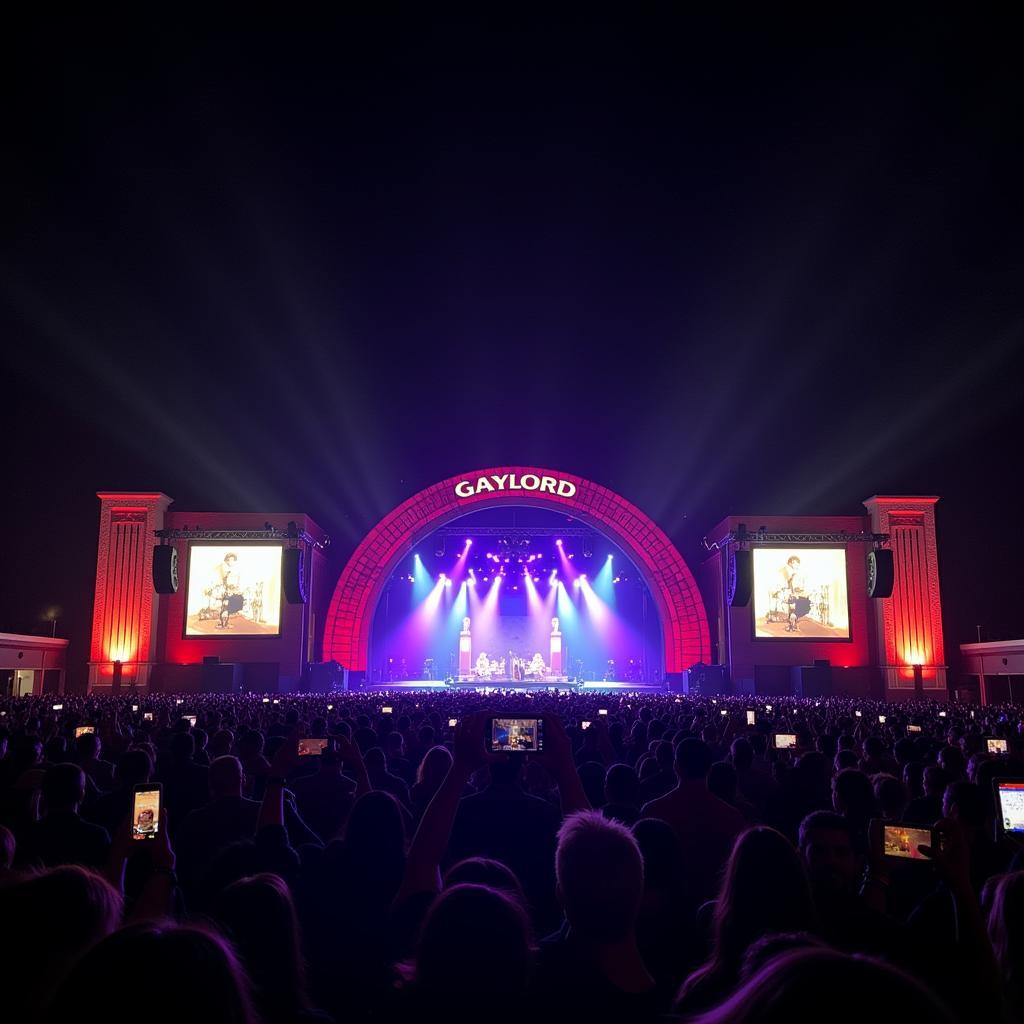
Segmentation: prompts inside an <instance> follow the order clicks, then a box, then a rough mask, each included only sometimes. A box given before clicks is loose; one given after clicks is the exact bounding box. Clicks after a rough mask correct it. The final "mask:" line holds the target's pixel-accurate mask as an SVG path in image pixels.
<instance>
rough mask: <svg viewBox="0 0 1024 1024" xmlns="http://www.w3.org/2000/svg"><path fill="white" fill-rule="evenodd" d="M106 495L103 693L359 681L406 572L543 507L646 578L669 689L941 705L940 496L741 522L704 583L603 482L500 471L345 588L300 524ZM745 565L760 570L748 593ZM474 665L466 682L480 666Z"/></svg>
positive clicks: (448, 490) (712, 554)
mask: <svg viewBox="0 0 1024 1024" xmlns="http://www.w3.org/2000/svg"><path fill="white" fill-rule="evenodd" d="M99 498H100V535H99V553H98V559H97V569H96V597H95V607H94V617H93V632H92V648H91V657H90V673H89V685H90V688H106V687H115V688H117V687H126V686H134V687H139V688H152V689H154V690H162V691H203V690H209V691H224V690H237V689H248V690H254V691H263V692H270V691H276V690H282V691H290V690H293V689H295V688H299V687H304V686H313V687H314V688H322V687H324V686H328V685H335V684H336V683H337V682H338V681H339V680H344V684H345V685H348V686H350V687H361V686H364V685H366V683H367V665H368V660H369V646H370V643H371V635H372V625H373V620H374V616H375V614H376V610H377V607H378V603H379V602H380V600H381V595H382V593H384V590H385V586H386V583H387V581H388V579H389V578H390V577H391V575H392V574H393V573H394V572H395V571H396V568H397V567H398V565H399V563H400V562H401V560H402V559H403V558H407V557H408V556H409V555H410V553H411V552H412V551H413V550H414V549H415V547H416V545H417V544H420V543H422V542H423V541H424V540H425V539H426V538H427V537H429V536H431V535H432V533H433V532H435V531H437V530H439V529H441V528H443V527H445V526H446V524H450V523H454V522H456V521H457V520H458V519H459V518H460V517H462V516H466V515H469V514H470V513H473V512H476V511H477V510H480V509H491V508H495V507H498V506H512V507H514V506H531V507H534V508H542V509H550V510H554V511H556V512H558V513H559V514H565V515H568V516H570V517H572V518H573V519H574V520H575V521H577V522H578V523H579V524H581V525H583V526H586V527H587V528H588V529H591V530H593V531H594V532H595V533H599V534H601V535H603V536H604V537H606V538H607V539H609V540H610V541H611V542H613V543H614V544H615V545H617V547H618V549H620V550H621V551H623V552H624V553H625V555H626V557H627V558H628V559H629V560H630V561H631V562H632V564H633V565H634V566H635V567H636V569H637V571H638V574H639V576H640V577H642V579H643V581H644V583H645V584H646V586H647V587H648V589H649V591H650V595H651V600H652V604H653V607H654V608H655V610H656V612H657V615H658V620H659V622H660V625H661V631H662V637H663V644H662V655H661V673H660V675H661V678H663V679H664V681H665V683H666V684H667V685H669V686H671V687H673V688H679V689H684V690H685V689H697V688H700V689H702V690H703V691H705V692H707V691H708V690H713V691H715V692H742V693H751V694H755V693H756V694H788V693H797V694H808V695H811V694H829V693H837V694H838V693H848V694H851V695H862V696H874V697H878V698H882V697H885V698H887V699H907V698H913V697H915V696H929V697H934V698H936V699H945V698H946V697H947V669H946V664H945V653H944V646H943V636H942V619H941V603H940V596H939V580H938V565H937V555H936V541H935V503H936V501H937V500H938V499H936V498H934V497H906V496H895V497H894V496H875V497H872V498H869V499H868V500H867V501H865V502H864V505H865V513H864V514H863V515H859V516H759V515H745V516H729V517H727V518H726V519H724V520H722V522H721V523H719V524H718V525H717V526H716V527H715V528H714V529H713V530H711V531H709V533H708V534H707V537H706V541H705V543H706V546H707V547H708V551H709V555H708V557H707V558H706V559H705V561H704V563H703V565H701V566H700V567H699V572H698V573H697V574H694V573H691V571H690V568H689V567H688V566H687V564H686V562H685V561H684V559H683V558H682V556H681V555H680V553H679V552H678V550H677V549H676V548H675V546H674V545H673V544H672V542H671V541H670V540H669V538H668V537H667V536H666V535H665V533H664V532H663V531H662V530H661V528H660V527H659V526H658V525H657V524H656V523H654V522H653V521H652V520H650V519H649V518H648V517H647V516H645V515H644V514H643V513H642V512H641V511H640V510H639V509H637V508H636V507H635V506H633V505H632V504H631V503H629V502H628V501H627V500H626V499H625V498H623V497H621V496H619V495H617V494H615V493H614V492H612V491H610V490H608V489H607V488H605V487H602V486H600V485H598V484H595V483H592V482H590V481H587V480H584V479H582V478H580V477H576V476H573V475H571V474H565V473H553V472H552V471H550V470H544V469H539V468H535V467H521V466H518V467H500V468H497V469H486V470H480V471H478V472H475V473H472V474H465V475H463V476H460V477H452V478H449V479H447V480H444V481H441V482H439V483H438V484H435V485H433V486H432V487H430V488H427V489H426V490H424V491H421V492H420V493H419V494H416V495H414V496H412V497H411V498H409V499H408V500H407V501H405V502H403V503H402V505H400V506H399V507H398V508H397V509H395V510H394V511H393V512H391V513H389V514H388V516H386V517H385V518H384V519H383V520H381V522H380V523H379V524H378V525H377V526H376V527H374V529H373V530H371V531H370V533H369V534H368V535H367V537H366V538H365V539H364V541H363V542H362V543H361V544H360V545H359V546H358V547H357V548H356V550H355V551H354V552H353V553H352V555H351V557H350V558H349V561H348V563H347V565H346V566H345V567H344V569H343V570H342V572H341V574H340V576H339V577H337V578H333V576H332V574H329V573H328V571H327V559H326V556H325V553H324V548H325V546H326V544H327V543H328V538H326V536H325V535H324V533H323V531H322V530H321V529H320V528H319V527H318V526H317V524H316V523H314V522H313V521H312V520H311V519H310V517H309V516H306V515H304V514H301V513H279V514H271V513H253V512H245V513H226V512H223V513H221V512H218V513H202V512H181V511H177V510H172V509H171V507H170V506H171V499H170V498H169V497H168V496H167V495H165V494H161V493H110V492H101V493H100V494H99ZM467 543H468V542H467ZM155 545H156V546H157V551H156V553H155V554H154V546H155ZM876 548H884V549H885V550H891V552H892V568H893V577H894V578H893V583H892V591H891V596H888V597H878V596H876V597H870V596H869V586H870V585H871V583H870V581H869V568H868V563H869V554H870V553H871V552H872V551H873V550H875V549H876ZM160 549H171V550H164V551H161V550H160ZM738 552H739V553H740V557H739V558H737V557H736V555H737V553H738ZM737 566H739V567H740V570H741V575H742V574H749V578H745V579H740V580H739V584H740V585H739V587H737V586H736V581H735V580H731V579H730V573H731V572H732V573H735V572H736V567H737ZM403 571H404V570H403ZM154 572H155V573H156V577H154ZM175 573H176V574H177V577H178V582H179V583H180V585H177V586H175V585H173V583H172V580H171V577H172V576H173V575H175ZM584 579H585V577H584ZM744 587H746V590H747V591H748V593H747V594H744V593H743V591H744ZM158 590H159V591H161V592H158ZM731 591H732V592H734V593H733V595H732V599H731V600H730V592H731ZM744 597H746V600H743V598H744ZM556 622H557V620H556ZM555 628H556V629H557V627H555ZM464 629H467V630H468V623H464ZM552 643H554V641H552ZM559 647H560V640H559ZM462 648H465V650H463V658H462V661H465V660H466V659H467V658H468V656H469V655H468V651H469V644H468V639H467V636H466V635H461V638H460V639H459V640H458V641H457V647H453V658H455V657H456V656H457V655H456V651H457V650H461V649H462ZM553 651H554V647H552V652H553ZM551 657H552V659H553V658H554V654H552V655H551ZM462 661H460V662H459V666H460V667H459V671H458V673H457V674H458V675H465V674H467V673H468V672H470V671H471V670H470V669H469V667H468V665H469V663H468V661H467V664H466V665H463V664H462ZM560 676H561V672H560Z"/></svg>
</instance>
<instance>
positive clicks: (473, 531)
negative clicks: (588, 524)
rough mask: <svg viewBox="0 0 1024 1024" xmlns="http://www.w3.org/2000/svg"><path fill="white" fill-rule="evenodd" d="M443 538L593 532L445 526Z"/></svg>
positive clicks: (589, 532) (583, 531) (584, 531)
mask: <svg viewBox="0 0 1024 1024" xmlns="http://www.w3.org/2000/svg"><path fill="white" fill-rule="evenodd" d="M436 532H437V534H438V535H440V536H443V537H467V536H471V537H498V538H502V537H507V538H509V539H511V538H514V537H515V538H518V537H526V538H530V537H590V536H592V535H593V533H594V531H593V530H587V529H583V528H581V527H578V526H570V527H556V526H527V527H523V526H474V527H472V528H470V529H466V528H465V527H463V528H462V529H461V530H460V529H457V528H456V527H453V526H445V527H442V528H441V529H440V530H437V531H436Z"/></svg>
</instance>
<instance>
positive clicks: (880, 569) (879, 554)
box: [868, 548, 896, 597]
mask: <svg viewBox="0 0 1024 1024" xmlns="http://www.w3.org/2000/svg"><path fill="white" fill-rule="evenodd" d="M895 582H896V568H895V566H894V564H893V559H892V549H891V548H875V550H874V551H871V552H869V553H868V597H892V588H893V584H894V583H895Z"/></svg>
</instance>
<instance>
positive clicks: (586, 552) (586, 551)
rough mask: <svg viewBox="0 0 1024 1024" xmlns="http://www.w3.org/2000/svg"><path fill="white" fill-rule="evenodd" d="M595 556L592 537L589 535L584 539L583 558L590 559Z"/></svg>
mask: <svg viewBox="0 0 1024 1024" xmlns="http://www.w3.org/2000/svg"><path fill="white" fill-rule="evenodd" d="M593 554H594V545H593V543H592V542H591V538H590V535H589V534H587V536H586V537H584V538H583V557H584V558H590V557H591V556H592V555H593Z"/></svg>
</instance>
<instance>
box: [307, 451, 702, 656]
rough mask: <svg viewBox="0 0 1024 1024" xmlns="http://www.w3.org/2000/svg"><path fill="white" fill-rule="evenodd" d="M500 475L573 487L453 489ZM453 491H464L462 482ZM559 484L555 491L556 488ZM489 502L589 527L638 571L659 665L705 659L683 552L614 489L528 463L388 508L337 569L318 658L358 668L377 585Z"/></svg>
mask: <svg viewBox="0 0 1024 1024" xmlns="http://www.w3.org/2000/svg"><path fill="white" fill-rule="evenodd" d="M495 476H498V477H501V476H505V478H506V481H510V480H511V478H512V477H513V476H514V477H515V478H516V480H517V481H526V480H530V479H531V478H533V479H535V480H536V481H537V482H538V483H540V484H541V486H545V485H544V483H543V482H544V481H548V480H554V481H567V482H568V483H569V484H571V485H573V487H574V488H575V490H574V493H573V494H572V495H571V496H564V495H565V492H567V491H568V490H569V489H570V488H569V487H568V486H567V485H566V486H563V487H561V488H557V487H553V486H546V487H545V489H544V490H543V491H542V490H541V489H539V487H537V486H536V485H535V486H534V487H533V488H532V489H518V490H492V491H487V490H483V491H480V492H477V491H475V490H474V491H473V492H472V493H470V494H468V495H467V496H464V497H463V496H460V495H459V494H458V493H456V489H455V488H456V485H457V484H459V483H460V482H462V481H467V480H468V481H471V482H475V481H477V480H478V479H480V478H484V479H488V480H490V479H491V478H493V477H495ZM460 490H462V491H463V492H465V491H466V490H467V487H466V486H465V485H463V486H462V487H460ZM559 490H561V492H562V493H559ZM496 505H532V506H536V507H539V508H548V509H553V510H554V511H556V512H563V513H566V514H568V515H571V516H572V517H573V518H575V519H579V520H580V521H581V522H584V523H586V524H587V525H589V526H592V527H593V528H594V529H595V530H596V531H597V532H599V533H603V534H604V535H605V536H606V537H608V538H609V539H610V540H612V541H614V542H615V543H616V544H617V545H618V546H619V547H620V548H621V549H622V550H623V551H624V552H625V553H626V555H628V556H629V558H630V559H632V561H633V563H634V564H635V565H636V567H637V569H638V570H639V571H640V573H641V575H642V576H643V578H644V580H645V582H646V583H647V586H648V588H649V589H650V592H651V596H652V597H653V598H654V602H655V605H656V606H657V609H658V615H659V617H660V619H661V627H662V636H663V637H664V642H665V671H666V672H667V673H670V674H671V673H677V672H682V671H684V670H685V669H687V668H689V667H690V666H691V665H694V664H696V663H697V662H709V661H710V660H711V641H710V634H709V631H708V620H707V615H706V614H705V612H704V602H703V601H702V600H701V596H700V592H699V591H698V589H697V584H696V582H695V580H694V578H693V574H692V573H691V572H690V570H689V568H688V567H687V565H686V563H685V562H684V561H683V557H682V555H680V554H679V552H678V551H677V550H676V547H675V545H674V544H673V543H672V542H671V541H670V540H669V539H668V537H667V536H665V534H664V532H663V531H662V530H661V529H660V527H658V525H657V524H656V523H655V522H653V520H651V519H649V518H648V517H647V516H645V515H644V514H643V512H641V511H640V510H639V509H638V508H637V507H636V506H635V505H633V504H631V503H630V502H628V501H626V499H625V498H622V497H620V496H619V495H618V494H616V493H615V492H614V491H610V490H608V488H607V487H602V486H601V485H600V484H595V483H593V482H591V481H590V480H584V479H582V478H581V477H578V476H573V475H572V474H568V473H555V472H552V471H551V470H545V469H538V468H536V467H533V466H502V467H498V468H493V469H481V470H476V471H474V472H472V473H463V474H460V475H459V476H453V477H449V478H448V479H447V480H442V481H441V482H440V483H436V484H434V485H433V486H432V487H428V488H426V489H425V490H423V491H420V492H419V493H418V494H414V495H413V496H412V497H411V498H409V499H408V500H407V501H404V502H403V503H402V504H401V505H399V506H398V508H396V509H394V510H393V511H391V512H389V513H388V514H387V515H386V516H385V517H384V518H383V519H382V520H381V521H380V522H379V523H378V524H377V525H376V526H375V527H374V528H373V529H372V530H371V531H370V532H369V533H368V534H367V535H366V537H365V538H363V540H362V542H361V543H360V545H359V547H357V548H356V550H355V552H354V553H353V555H352V557H351V558H350V559H349V561H348V564H347V565H346V566H345V568H344V570H343V571H342V574H341V577H340V578H339V580H338V583H337V586H336V587H335V589H334V596H333V597H332V598H331V604H330V607H329V608H328V611H327V621H326V622H325V624H324V639H323V660H324V661H337V662H339V663H340V664H341V665H343V666H344V667H345V668H347V669H349V670H351V671H353V672H365V671H366V667H367V664H368V662H369V654H370V631H371V628H372V625H373V616H374V612H375V611H376V609H377V602H378V600H379V598H380V596H381V594H382V592H383V590H384V586H385V584H386V582H387V580H388V579H389V578H390V576H391V574H392V573H393V572H394V571H395V568H396V566H397V564H398V562H399V561H400V560H401V559H402V558H403V557H405V556H406V555H407V554H408V553H409V552H410V551H411V550H412V549H413V548H414V547H415V546H416V545H417V544H418V543H419V542H420V541H421V540H423V539H424V538H425V537H427V536H428V535H429V534H431V533H432V532H433V531H434V530H437V529H439V528H440V527H442V526H444V525H445V524H447V523H449V522H451V521H452V520H453V519H457V518H459V517H460V516H464V515H466V514H468V513H470V512H475V511H477V510H478V509H482V508H493V507H494V506H496Z"/></svg>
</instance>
